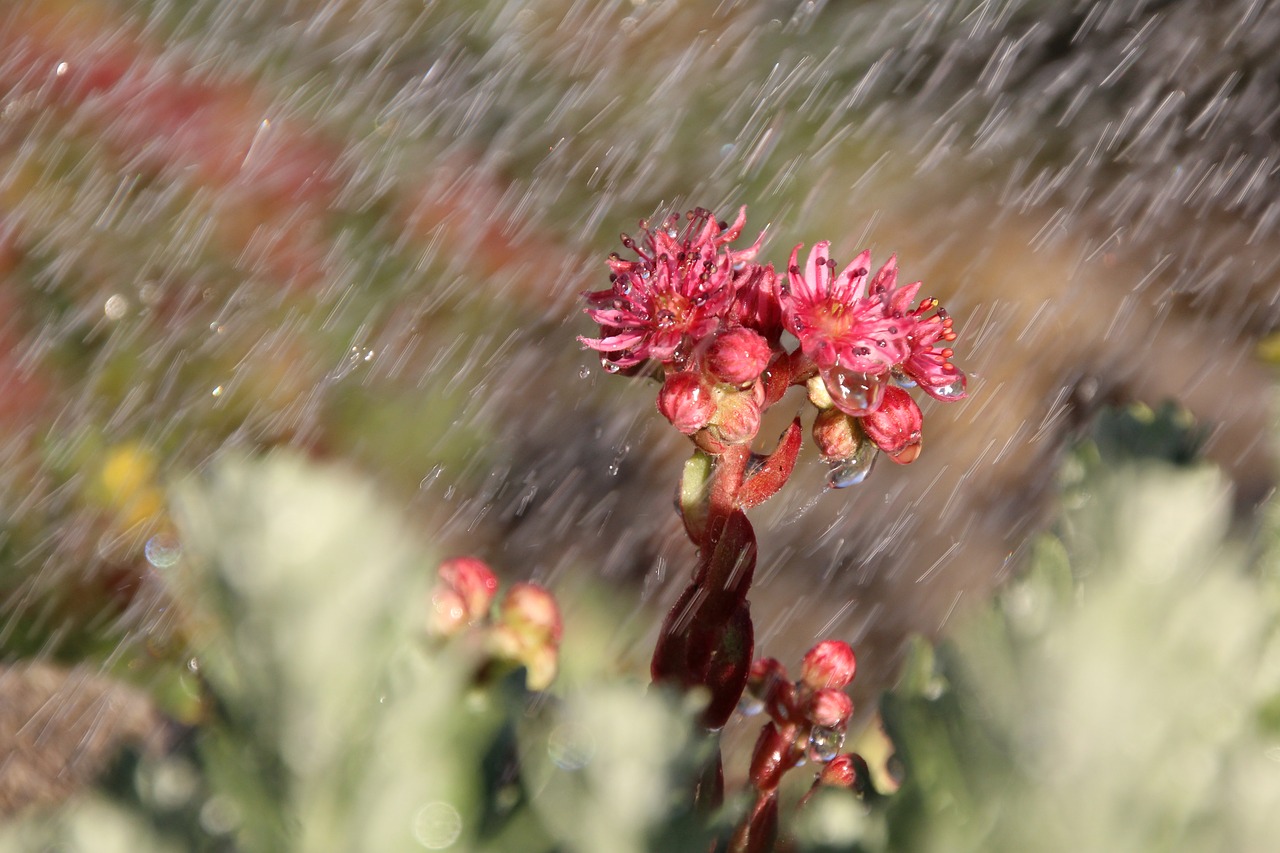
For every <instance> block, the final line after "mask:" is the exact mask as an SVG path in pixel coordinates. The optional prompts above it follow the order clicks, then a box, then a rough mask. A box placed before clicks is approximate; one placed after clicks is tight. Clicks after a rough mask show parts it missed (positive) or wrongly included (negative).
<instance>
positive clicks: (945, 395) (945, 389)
mask: <svg viewBox="0 0 1280 853" xmlns="http://www.w3.org/2000/svg"><path fill="white" fill-rule="evenodd" d="M964 388H965V378H964V374H963V373H961V374H959V375H958V376H957V377H956V378H955V380H953V381H952V382H948V383H947V384H946V385H935V386H934V387H933V388H931V389H929V390H931V391H932V392H933V396H935V397H938V398H940V399H943V400H959V399H960V398H961V397H963V396H964Z"/></svg>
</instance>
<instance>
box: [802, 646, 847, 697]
mask: <svg viewBox="0 0 1280 853" xmlns="http://www.w3.org/2000/svg"><path fill="white" fill-rule="evenodd" d="M857 669H858V660H857V658H855V657H854V655H853V649H852V648H850V647H849V644H848V643H846V642H844V641H843V640H823V641H822V642H821V643H818V644H817V645H816V646H814V647H813V648H811V649H809V651H808V652H807V653H806V654H805V656H804V664H803V665H802V667H801V674H800V680H801V681H802V682H803V683H804V685H805V686H806V687H808V688H809V689H810V690H823V689H825V688H828V687H831V688H835V689H836V690H840V689H842V688H844V687H845V686H847V685H848V684H849V682H851V681H853V676H854V673H855V672H857Z"/></svg>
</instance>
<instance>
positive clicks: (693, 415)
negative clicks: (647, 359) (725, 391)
mask: <svg viewBox="0 0 1280 853" xmlns="http://www.w3.org/2000/svg"><path fill="white" fill-rule="evenodd" d="M658 411H659V412H661V413H662V416H663V417H664V418H666V419H667V420H669V421H671V423H672V425H673V426H675V428H676V429H678V430H680V431H681V432H682V433H684V434H685V435H693V434H694V433H695V432H697V431H698V430H700V429H702V428H703V427H705V426H706V425H707V423H708V422H710V420H711V418H712V416H713V415H715V413H716V401H715V397H714V395H713V393H712V390H711V388H710V387H709V386H708V385H707V384H706V383H705V382H703V381H702V378H701V377H700V376H698V375H697V374H696V373H673V374H671V375H670V376H668V377H667V381H666V382H664V383H663V384H662V390H661V391H659V392H658Z"/></svg>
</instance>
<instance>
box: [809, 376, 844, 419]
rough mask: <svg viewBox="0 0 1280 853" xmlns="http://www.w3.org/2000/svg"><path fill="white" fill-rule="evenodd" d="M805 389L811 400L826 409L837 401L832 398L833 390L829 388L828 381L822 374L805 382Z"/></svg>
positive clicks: (820, 407)
mask: <svg viewBox="0 0 1280 853" xmlns="http://www.w3.org/2000/svg"><path fill="white" fill-rule="evenodd" d="M804 389H805V391H806V392H807V393H808V395H809V402H810V403H813V405H815V406H817V407H818V408H819V409H822V410H824V411H825V410H826V409H830V408H831V407H832V406H834V405H835V404H836V401H835V400H832V399H831V392H830V391H828V390H827V383H826V381H825V380H824V379H823V378H822V377H821V376H812V377H810V378H809V381H808V382H806V383H805V384H804Z"/></svg>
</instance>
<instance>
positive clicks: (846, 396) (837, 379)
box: [822, 365, 884, 418]
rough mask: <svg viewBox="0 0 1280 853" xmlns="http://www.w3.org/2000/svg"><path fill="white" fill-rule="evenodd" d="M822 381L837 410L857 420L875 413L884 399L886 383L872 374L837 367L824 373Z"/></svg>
mask: <svg viewBox="0 0 1280 853" xmlns="http://www.w3.org/2000/svg"><path fill="white" fill-rule="evenodd" d="M822 381H823V383H824V384H825V385H826V386H827V393H829V394H830V395H831V401H832V402H833V403H835V404H836V408H837V409H839V410H840V411H842V412H844V413H845V414H846V415H851V416H853V417H855V418H856V417H861V416H863V415H866V414H869V413H870V412H873V411H875V410H876V409H877V408H879V407H880V401H881V400H883V399H884V383H883V382H882V381H881V379H880V377H879V376H873V375H871V374H870V373H862V372H860V371H857V370H846V369H845V368H843V367H840V366H839V365H836V366H834V367H831V368H829V369H827V370H825V371H823V372H822Z"/></svg>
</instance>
